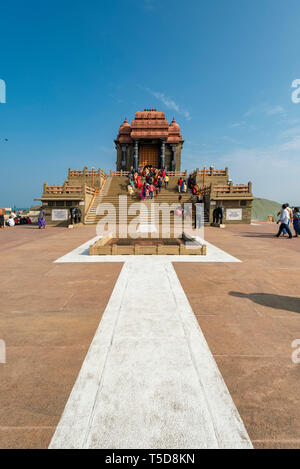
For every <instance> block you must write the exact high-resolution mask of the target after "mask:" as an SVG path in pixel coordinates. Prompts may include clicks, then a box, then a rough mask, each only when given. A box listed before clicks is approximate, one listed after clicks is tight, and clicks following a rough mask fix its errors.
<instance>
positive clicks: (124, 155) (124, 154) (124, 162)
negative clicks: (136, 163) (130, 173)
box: [122, 145, 127, 171]
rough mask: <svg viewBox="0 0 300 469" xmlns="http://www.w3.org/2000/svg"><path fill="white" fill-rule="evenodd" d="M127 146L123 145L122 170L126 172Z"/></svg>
mask: <svg viewBox="0 0 300 469" xmlns="http://www.w3.org/2000/svg"><path fill="white" fill-rule="evenodd" d="M126 148H127V146H126V145H122V170H123V171H126V163H127V161H126Z"/></svg>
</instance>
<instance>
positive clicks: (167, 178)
mask: <svg viewBox="0 0 300 469" xmlns="http://www.w3.org/2000/svg"><path fill="white" fill-rule="evenodd" d="M168 183H169V176H168V175H167V174H166V175H165V189H168Z"/></svg>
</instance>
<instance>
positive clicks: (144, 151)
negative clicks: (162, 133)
mask: <svg viewBox="0 0 300 469" xmlns="http://www.w3.org/2000/svg"><path fill="white" fill-rule="evenodd" d="M146 165H150V166H153V167H154V168H158V146H156V145H141V147H140V166H141V167H142V168H143V167H144V166H146Z"/></svg>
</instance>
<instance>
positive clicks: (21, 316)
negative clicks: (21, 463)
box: [0, 226, 122, 448]
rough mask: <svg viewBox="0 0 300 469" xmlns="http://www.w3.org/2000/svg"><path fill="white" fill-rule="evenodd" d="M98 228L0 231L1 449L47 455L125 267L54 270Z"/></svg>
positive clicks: (71, 266)
mask: <svg viewBox="0 0 300 469" xmlns="http://www.w3.org/2000/svg"><path fill="white" fill-rule="evenodd" d="M95 235H96V233H95V227H79V228H76V229H73V230H68V229H66V228H47V229H46V230H38V229H37V228H36V227H31V226H24V227H23V226H16V227H14V228H7V229H5V230H4V231H1V232H0V245H1V270H0V285H1V302H0V338H1V339H3V340H5V342H6V347H7V363H6V364H0V376H1V379H0V395H1V402H0V447H1V448H46V447H47V446H48V445H49V442H50V440H51V437H52V435H53V432H54V430H55V428H56V425H57V423H58V421H59V419H60V416H61V413H62V411H63V409H64V407H65V404H66V401H67V399H68V396H69V394H70V391H71V389H72V387H73V385H74V382H75V380H76V377H77V375H78V372H79V370H80V367H81V364H82V362H83V360H84V358H85V355H86V353H87V350H88V348H89V345H90V343H91V340H92V338H93V336H94V333H95V330H96V328H97V326H98V324H99V321H100V319H101V316H102V313H103V312H104V309H105V307H106V304H107V302H108V299H109V297H110V295H111V292H112V289H113V287H114V284H115V282H116V280H117V278H118V275H119V272H120V269H121V267H122V264H119V263H118V264H117V263H113V264H112V263H111V264H108V263H107V264H89V265H87V264H53V261H54V260H55V259H57V258H58V257H60V256H62V255H64V254H65V253H66V252H68V251H70V250H72V249H74V248H75V247H77V246H79V245H80V244H82V243H83V242H85V241H86V240H88V239H90V238H92V237H93V236H95Z"/></svg>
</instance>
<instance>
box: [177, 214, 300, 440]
mask: <svg viewBox="0 0 300 469" xmlns="http://www.w3.org/2000/svg"><path fill="white" fill-rule="evenodd" d="M277 228H278V227H277V225H275V224H269V223H262V224H261V225H260V226H253V225H251V226H249V225H234V226H233V225H231V226H228V227H226V229H224V230H222V229H219V228H210V227H209V228H207V229H206V239H207V240H208V241H210V242H212V243H213V244H215V245H216V246H218V247H220V248H221V249H224V250H225V251H227V252H229V253H230V254H232V255H234V256H236V257H238V258H239V259H240V260H242V261H243V262H242V263H241V264H197V263H194V264H182V263H177V264H175V269H176V272H177V274H178V276H179V279H180V281H181V283H182V285H183V288H184V290H185V293H186V295H187V297H188V299H189V301H190V303H191V306H192V308H193V310H194V312H195V314H196V317H197V319H198V322H199V324H200V327H201V329H202V331H203V333H204V335H205V337H206V340H207V342H208V345H209V347H210V349H211V351H212V353H213V355H214V357H215V359H216V361H217V363H218V366H219V369H220V371H221V373H222V375H223V378H224V380H225V382H226V384H227V386H228V388H229V391H230V393H231V396H232V398H233V400H234V402H235V404H236V406H237V408H238V410H239V412H240V415H241V417H242V419H243V421H244V424H245V426H246V428H247V430H248V433H249V436H250V438H251V440H252V442H253V444H254V446H255V447H256V448H300V406H299V382H300V364H294V363H293V362H292V359H291V355H292V352H293V351H294V349H293V348H292V347H291V343H292V341H293V340H294V339H300V292H299V284H300V262H299V261H300V238H298V239H296V238H294V239H292V240H289V239H287V238H280V239H277V238H274V237H273V235H274V233H276V230H277ZM299 357H300V353H299Z"/></svg>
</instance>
